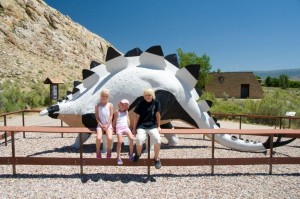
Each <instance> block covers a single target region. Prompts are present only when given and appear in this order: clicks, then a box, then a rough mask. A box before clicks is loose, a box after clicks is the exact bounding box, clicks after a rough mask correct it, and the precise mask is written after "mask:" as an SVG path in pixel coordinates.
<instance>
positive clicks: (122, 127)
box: [113, 99, 133, 164]
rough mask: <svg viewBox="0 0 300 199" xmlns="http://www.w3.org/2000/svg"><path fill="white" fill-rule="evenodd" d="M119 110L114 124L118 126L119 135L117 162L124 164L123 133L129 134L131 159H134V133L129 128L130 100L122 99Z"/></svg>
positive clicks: (115, 115)
mask: <svg viewBox="0 0 300 199" xmlns="http://www.w3.org/2000/svg"><path fill="white" fill-rule="evenodd" d="M118 106H119V110H117V111H116V112H115V113H114V121H113V126H114V127H115V128H116V134H117V137H118V144H117V162H118V164H123V161H122V159H121V157H120V153H121V145H122V143H123V134H125V135H127V137H128V138H129V141H130V143H129V153H128V155H129V159H130V161H133V135H132V132H131V130H130V129H129V125H130V119H129V115H128V108H129V101H128V100H127V99H122V100H121V101H120V102H119V104H118Z"/></svg>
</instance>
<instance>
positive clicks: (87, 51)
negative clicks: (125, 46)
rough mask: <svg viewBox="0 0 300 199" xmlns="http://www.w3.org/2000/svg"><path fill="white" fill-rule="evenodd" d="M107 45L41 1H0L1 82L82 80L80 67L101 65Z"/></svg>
mask: <svg viewBox="0 0 300 199" xmlns="http://www.w3.org/2000/svg"><path fill="white" fill-rule="evenodd" d="M109 46H111V44H110V43H108V42H107V41H105V40H104V39H103V38H101V37H99V36H97V35H96V34H94V33H92V32H90V31H88V30H87V29H86V28H84V27H83V26H81V25H79V24H78V23H75V22H74V21H72V20H71V19H70V17H68V16H65V15H63V14H61V13H60V12H59V11H57V10H55V9H53V8H51V7H50V6H48V5H47V4H46V3H45V2H44V1H42V0H0V68H1V69H0V81H1V80H4V79H24V82H25V83H26V82H34V83H36V82H42V81H43V80H45V78H46V77H55V78H60V79H62V80H63V81H64V82H68V81H70V80H74V79H81V68H88V67H89V64H90V62H91V61H92V60H95V61H97V62H100V63H103V62H104V59H105V56H106V51H107V48H108V47H109Z"/></svg>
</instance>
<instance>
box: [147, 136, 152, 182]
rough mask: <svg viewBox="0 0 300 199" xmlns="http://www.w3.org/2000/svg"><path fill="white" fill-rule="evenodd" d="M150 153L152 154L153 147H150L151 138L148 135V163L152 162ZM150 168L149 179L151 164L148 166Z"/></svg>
mask: <svg viewBox="0 0 300 199" xmlns="http://www.w3.org/2000/svg"><path fill="white" fill-rule="evenodd" d="M150 152H151V145H150V136H149V134H148V162H150ZM147 167H148V178H149V177H150V163H148V164H147Z"/></svg>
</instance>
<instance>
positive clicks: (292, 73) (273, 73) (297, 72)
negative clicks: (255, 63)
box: [253, 68, 300, 81]
mask: <svg viewBox="0 0 300 199" xmlns="http://www.w3.org/2000/svg"><path fill="white" fill-rule="evenodd" d="M253 73H254V74H255V75H256V76H259V77H261V78H262V79H265V78H266V77H268V76H270V77H277V78H278V77H279V76H280V75H282V74H284V75H287V76H289V79H290V80H297V81H300V68H295V69H282V70H268V71H253Z"/></svg>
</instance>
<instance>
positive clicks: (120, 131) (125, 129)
mask: <svg viewBox="0 0 300 199" xmlns="http://www.w3.org/2000/svg"><path fill="white" fill-rule="evenodd" d="M126 132H131V130H130V129H129V128H128V126H119V127H117V129H116V134H117V135H123V134H125V133H126Z"/></svg>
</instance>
